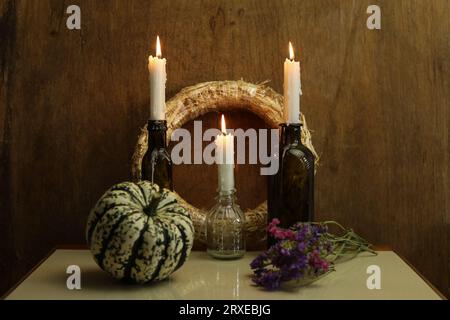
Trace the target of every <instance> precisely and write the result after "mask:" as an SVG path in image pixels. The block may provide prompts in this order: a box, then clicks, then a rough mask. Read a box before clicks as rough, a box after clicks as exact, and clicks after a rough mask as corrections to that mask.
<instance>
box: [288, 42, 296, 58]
mask: <svg viewBox="0 0 450 320" xmlns="http://www.w3.org/2000/svg"><path fill="white" fill-rule="evenodd" d="M294 58H295V55H294V48H293V47H292V43H291V42H289V59H291V60H292V61H294Z"/></svg>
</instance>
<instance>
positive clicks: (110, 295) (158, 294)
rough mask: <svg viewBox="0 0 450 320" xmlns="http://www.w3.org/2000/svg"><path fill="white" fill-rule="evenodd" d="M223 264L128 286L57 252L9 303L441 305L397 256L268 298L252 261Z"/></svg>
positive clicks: (348, 266) (78, 255)
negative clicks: (375, 271) (374, 270)
mask: <svg viewBox="0 0 450 320" xmlns="http://www.w3.org/2000/svg"><path fill="white" fill-rule="evenodd" d="M255 256H256V253H254V252H252V253H247V254H246V256H245V257H244V258H243V259H241V260H235V261H218V260H213V259H211V258H209V256H208V255H207V254H206V253H204V252H193V253H192V254H191V256H190V257H189V260H188V261H187V262H186V264H185V265H184V266H183V267H182V268H181V269H180V270H178V271H177V272H176V273H174V274H173V275H172V276H171V278H170V279H169V280H166V281H163V282H160V283H155V284H150V285H145V286H138V285H127V284H124V283H122V282H120V281H117V280H115V279H113V278H111V277H110V276H109V275H108V274H107V273H105V272H103V271H102V270H101V269H100V268H99V267H98V266H97V265H96V264H95V262H94V260H93V258H92V257H91V254H90V252H89V251H87V250H56V251H55V252H54V253H53V254H52V255H51V256H50V257H49V258H48V259H47V260H45V261H44V262H43V263H42V264H41V265H40V266H39V267H38V268H37V269H36V270H35V271H34V272H32V273H31V275H30V276H28V278H26V279H25V280H24V281H23V282H22V283H21V284H20V285H19V286H18V287H17V288H16V289H15V290H13V291H12V292H11V293H10V294H9V295H8V296H7V297H6V299H57V300H65V299H69V300H70V299H139V300H148V299H154V300H158V299H159V300H161V299H190V300H213V299H218V300H222V299H232V300H239V299H241V300H271V299H282V300H290V299H299V300H306V299H441V298H440V297H439V295H438V294H437V293H436V292H435V291H434V290H433V289H432V288H431V287H430V286H429V285H428V284H427V283H426V282H425V281H424V280H423V279H422V278H421V277H420V276H419V275H418V274H417V273H416V272H414V270H412V269H411V268H410V267H409V266H408V265H407V264H406V263H405V262H404V261H403V260H402V259H401V258H400V257H399V256H398V255H397V254H395V253H394V252H392V251H380V252H379V254H378V256H369V255H364V256H359V257H358V258H356V259H353V260H350V261H346V262H343V263H340V264H338V265H337V266H336V271H335V272H333V273H332V274H330V275H328V276H326V277H325V278H322V279H320V280H319V281H317V282H315V283H314V284H312V285H310V286H308V287H302V288H297V289H294V290H292V289H291V290H286V289H285V290H279V291H275V292H268V291H265V290H263V289H261V288H258V287H255V286H253V285H252V281H251V278H250V276H251V270H250V267H249V263H250V261H251V260H252V259H253V258H254V257H255ZM70 265H78V266H79V267H80V268H81V290H68V289H67V287H66V281H67V277H68V276H69V275H68V274H66V269H67V267H68V266H70ZM370 265H378V266H379V267H380V268H381V290H376V289H374V290H369V289H368V288H367V285H366V281H367V278H368V277H369V276H370V275H369V274H367V273H366V271H367V267H368V266H370Z"/></svg>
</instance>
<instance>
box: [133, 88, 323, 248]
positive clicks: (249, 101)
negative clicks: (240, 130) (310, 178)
mask: <svg viewBox="0 0 450 320" xmlns="http://www.w3.org/2000/svg"><path fill="white" fill-rule="evenodd" d="M239 109H245V110H247V111H251V112H253V113H254V114H256V115H257V116H259V117H260V118H261V119H263V120H264V121H265V122H266V123H267V124H268V126H269V127H271V128H278V126H279V124H280V123H282V122H283V96H282V95H280V94H278V93H277V92H275V91H274V90H273V89H272V88H270V87H268V86H266V85H265V84H252V83H248V82H245V81H213V82H204V83H199V84H197V85H194V86H191V87H187V88H184V89H183V90H181V91H180V92H179V93H178V94H177V95H175V96H174V97H173V98H172V99H170V100H169V101H167V102H166V117H167V124H168V130H167V137H168V139H169V138H170V137H171V135H172V132H173V131H174V130H175V129H178V128H181V127H182V126H183V125H184V124H186V123H187V122H189V121H192V120H194V119H196V118H198V117H199V116H202V115H204V114H206V113H209V112H215V111H220V112H226V111H229V110H239ZM301 118H302V123H303V126H302V137H301V138H302V142H303V144H304V145H305V146H307V147H308V148H309V149H310V150H311V152H312V153H313V154H314V155H315V156H316V168H317V164H318V159H319V157H318V156H317V153H316V151H315V150H314V147H313V145H312V142H311V133H310V131H309V130H308V126H307V124H306V120H305V117H304V116H303V114H302V115H301ZM147 138H148V132H147V125H145V126H144V127H143V128H142V129H141V133H140V134H139V137H138V141H137V144H136V148H135V151H134V154H133V158H132V167H131V173H132V177H133V180H135V181H138V180H140V179H141V164H142V158H143V157H144V155H145V153H146V152H147ZM179 200H180V201H181V202H182V203H184V205H185V206H186V207H187V209H188V210H189V211H190V212H191V217H192V220H193V223H194V227H195V232H196V234H195V239H196V242H200V243H203V244H204V243H205V229H206V228H205V220H206V214H207V210H205V209H200V208H196V207H194V206H192V205H191V204H189V203H188V202H187V201H186V200H184V199H183V198H181V197H180V199H179ZM245 219H246V234H247V243H248V244H249V245H250V247H258V244H262V243H263V242H264V241H265V236H266V226H267V202H263V203H261V204H260V205H259V206H257V207H256V208H255V209H251V210H248V211H246V212H245Z"/></svg>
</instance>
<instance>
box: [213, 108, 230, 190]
mask: <svg viewBox="0 0 450 320" xmlns="http://www.w3.org/2000/svg"><path fill="white" fill-rule="evenodd" d="M216 163H217V164H218V170H219V190H220V191H223V192H228V191H232V190H234V137H233V135H231V134H227V129H226V124H225V117H224V115H222V134H219V135H218V136H217V139H216Z"/></svg>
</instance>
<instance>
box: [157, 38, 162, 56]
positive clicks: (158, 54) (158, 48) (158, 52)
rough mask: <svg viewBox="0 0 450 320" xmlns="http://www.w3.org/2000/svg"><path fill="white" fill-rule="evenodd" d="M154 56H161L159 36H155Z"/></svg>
mask: <svg viewBox="0 0 450 320" xmlns="http://www.w3.org/2000/svg"><path fill="white" fill-rule="evenodd" d="M156 56H157V57H158V58H161V56H162V53H161V42H160V41H159V36H157V37H156Z"/></svg>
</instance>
